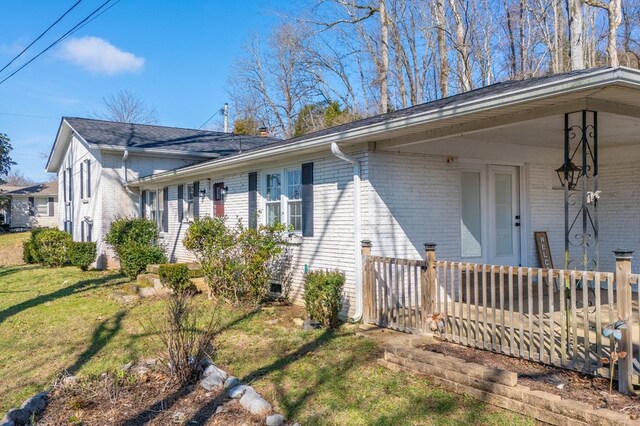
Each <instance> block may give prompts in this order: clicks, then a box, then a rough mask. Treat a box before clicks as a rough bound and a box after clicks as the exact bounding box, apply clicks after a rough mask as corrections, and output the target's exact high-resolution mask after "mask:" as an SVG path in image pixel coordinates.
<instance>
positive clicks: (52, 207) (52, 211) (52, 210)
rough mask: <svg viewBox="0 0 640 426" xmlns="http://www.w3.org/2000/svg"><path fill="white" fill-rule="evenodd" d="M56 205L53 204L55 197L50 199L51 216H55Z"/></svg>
mask: <svg viewBox="0 0 640 426" xmlns="http://www.w3.org/2000/svg"><path fill="white" fill-rule="evenodd" d="M54 209H55V204H54V203H53V197H49V216H54Z"/></svg>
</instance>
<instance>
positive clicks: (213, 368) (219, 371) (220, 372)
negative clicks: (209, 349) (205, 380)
mask: <svg viewBox="0 0 640 426" xmlns="http://www.w3.org/2000/svg"><path fill="white" fill-rule="evenodd" d="M213 374H217V375H219V376H220V377H222V383H224V381H225V380H227V377H229V375H228V374H227V372H226V371H224V370H222V369H220V368H218V367H216V366H215V365H213V364H211V365H209V366H208V367H207V368H205V369H204V372H203V373H202V377H209V376H211V375H213Z"/></svg>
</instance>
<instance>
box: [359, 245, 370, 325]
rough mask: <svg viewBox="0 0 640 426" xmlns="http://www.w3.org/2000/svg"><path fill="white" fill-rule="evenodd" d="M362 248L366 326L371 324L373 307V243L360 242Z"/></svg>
mask: <svg viewBox="0 0 640 426" xmlns="http://www.w3.org/2000/svg"><path fill="white" fill-rule="evenodd" d="M360 247H361V250H362V263H363V265H362V301H363V312H362V314H363V320H364V321H363V322H364V323H365V324H367V323H370V322H371V317H372V312H371V311H372V306H373V300H372V299H373V297H372V296H373V292H372V291H371V285H372V280H371V277H372V275H371V260H370V259H369V256H371V241H370V240H362V241H360Z"/></svg>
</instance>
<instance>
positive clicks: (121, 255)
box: [116, 242, 167, 279]
mask: <svg viewBox="0 0 640 426" xmlns="http://www.w3.org/2000/svg"><path fill="white" fill-rule="evenodd" d="M116 253H117V254H118V259H120V271H122V273H123V274H124V275H126V276H127V277H129V278H131V279H135V278H136V277H137V276H138V274H140V273H141V272H143V271H144V270H145V269H146V268H147V265H151V264H154V263H164V262H166V261H167V257H166V256H165V255H164V251H163V250H162V249H161V248H160V247H157V246H152V245H150V244H143V243H136V242H127V243H125V244H124V245H122V246H120V247H119V248H118V249H117V251H116Z"/></svg>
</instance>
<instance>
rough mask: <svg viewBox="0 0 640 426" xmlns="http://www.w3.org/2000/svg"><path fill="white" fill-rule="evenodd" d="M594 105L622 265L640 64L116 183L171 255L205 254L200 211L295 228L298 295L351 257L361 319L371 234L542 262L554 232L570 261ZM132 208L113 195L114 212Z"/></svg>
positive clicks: (378, 247)
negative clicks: (194, 242)
mask: <svg viewBox="0 0 640 426" xmlns="http://www.w3.org/2000/svg"><path fill="white" fill-rule="evenodd" d="M582 111H589V116H590V117H591V116H592V115H591V111H597V118H596V119H595V120H596V123H590V124H589V125H590V126H593V125H594V124H597V135H598V136H597V137H598V139H599V150H598V153H597V155H596V156H597V158H598V161H599V174H598V176H599V178H598V179H599V189H600V190H601V196H600V201H599V203H598V205H597V208H598V214H597V218H596V221H599V252H600V265H599V268H600V270H603V271H612V270H613V265H614V261H613V255H612V254H611V250H613V249H614V248H617V247H624V248H629V249H632V250H633V249H637V248H638V245H639V244H640V216H639V215H638V213H637V207H636V199H637V194H638V190H637V188H638V187H639V186H638V185H639V184H640V175H639V174H637V173H636V169H637V164H638V160H640V137H639V136H638V132H637V129H638V128H639V127H640V72H638V71H637V70H631V69H627V68H616V69H610V68H605V69H592V70H583V71H576V72H570V73H565V74H559V75H553V76H547V77H541V78H535V79H530V80H523V81H509V82H504V83H498V84H494V85H491V86H487V87H484V88H481V89H477V90H474V91H471V92H468V93H462V94H459V95H455V96H451V97H448V98H444V99H440V100H437V101H433V102H429V103H425V104H422V105H418V106H415V107H412V108H407V109H403V110H399V111H395V112H391V113H388V114H383V115H379V116H375V117H370V118H367V119H363V120H359V121H356V122H353V123H349V124H345V125H341V126H338V127H335V128H330V129H325V130H322V131H319V132H315V133H312V134H309V135H305V136H302V137H299V138H294V139H290V140H286V141H282V142H280V143H277V144H269V145H267V146H256V147H254V148H253V149H246V150H243V151H242V152H235V153H228V154H227V155H224V156H222V155H221V156H220V157H217V158H213V159H210V160H208V161H205V162H199V163H194V164H191V165H188V166H186V167H181V168H178V169H175V170H167V171H160V170H154V171H152V172H149V173H145V172H140V173H137V176H136V177H135V178H134V177H133V176H130V178H129V179H128V181H126V182H125V181H115V182H114V188H115V187H117V185H121V186H126V188H127V189H128V190H129V191H131V192H132V193H136V194H141V195H142V199H143V203H142V206H141V207H140V209H139V213H140V214H142V215H144V216H146V217H149V218H151V219H153V220H157V221H158V226H159V228H160V230H161V235H162V238H163V241H164V243H165V245H166V247H167V249H168V255H169V256H170V258H171V260H172V261H187V260H191V259H193V257H192V255H191V254H190V253H189V252H187V251H186V250H185V249H184V247H183V246H182V238H183V237H184V234H185V231H186V230H187V229H188V227H189V224H190V223H191V221H193V220H194V218H199V217H204V216H207V215H209V216H213V215H223V214H224V215H227V216H228V217H229V218H230V223H231V224H233V223H235V221H236V219H237V218H240V219H241V220H242V221H243V222H244V223H245V224H249V225H250V226H255V225H256V224H257V223H266V222H270V221H274V220H280V221H282V222H284V223H286V224H287V225H290V226H291V227H292V228H293V235H292V237H291V238H290V240H289V242H290V247H291V249H292V252H293V261H292V272H293V288H292V296H293V298H294V299H296V300H300V298H301V296H302V288H303V287H302V286H303V278H304V272H305V271H307V270H309V269H339V270H342V271H344V272H345V274H346V277H347V282H346V285H345V295H346V299H345V300H346V303H347V306H346V309H347V310H348V312H349V314H350V315H352V316H354V317H359V316H360V315H361V314H362V284H361V265H362V262H361V256H360V241H361V240H362V239H367V240H370V241H371V242H372V244H373V248H372V254H374V255H381V256H391V257H398V258H405V259H409V258H411V259H419V258H422V257H423V256H424V248H423V243H425V242H427V241H430V242H435V243H437V244H438V257H439V258H442V259H447V260H452V261H471V262H475V263H492V264H499V265H530V266H536V265H538V259H537V255H536V248H535V241H534V236H533V233H534V232H535V231H545V232H547V234H548V237H549V242H550V246H551V254H552V257H553V259H554V260H555V263H556V265H557V266H563V259H564V244H565V243H564V242H565V234H564V222H565V216H564V208H565V204H564V194H565V191H564V190H562V188H561V186H560V182H559V180H558V175H557V173H556V169H558V166H560V165H562V164H563V163H564V161H565V156H564V141H565V136H566V137H568V138H569V137H570V136H571V132H569V131H565V114H567V113H573V112H578V114H577V115H578V116H580V115H581V113H582ZM585 114H586V113H585ZM571 120H573V118H571ZM569 124H570V125H573V123H569ZM63 126H64V122H63ZM592 133H593V132H592ZM80 134H82V132H80ZM105 137H108V135H105ZM55 150H56V147H55V146H54V151H55ZM58 170H62V169H61V168H59V169H58ZM112 191H115V189H113V190H112ZM118 191H124V189H118ZM133 207H134V206H133V205H131V206H130V207H129V206H128V207H127V208H133ZM112 209H113V210H112ZM124 213H126V212H124V211H123V210H122V209H116V206H115V205H111V206H110V208H109V209H104V211H103V214H110V215H112V216H113V215H116V214H124ZM588 250H590V251H593V250H594V248H593V247H589V248H588ZM575 266H576V267H578V265H575ZM638 266H640V265H639V264H636V265H634V270H639V268H638Z"/></svg>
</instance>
